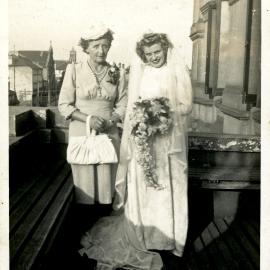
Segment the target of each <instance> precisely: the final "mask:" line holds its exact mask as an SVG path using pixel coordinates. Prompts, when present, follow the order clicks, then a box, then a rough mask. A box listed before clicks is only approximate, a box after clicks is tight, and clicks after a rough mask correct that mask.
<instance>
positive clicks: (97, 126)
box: [90, 115, 106, 131]
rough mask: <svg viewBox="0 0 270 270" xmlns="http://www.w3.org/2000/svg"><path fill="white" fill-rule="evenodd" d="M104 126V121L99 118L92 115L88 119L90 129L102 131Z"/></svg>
mask: <svg viewBox="0 0 270 270" xmlns="http://www.w3.org/2000/svg"><path fill="white" fill-rule="evenodd" d="M105 126H106V120H105V119H104V118H102V117H100V116H95V115H92V116H91V119H90V128H91V129H94V130H96V131H103V130H104V128H105Z"/></svg>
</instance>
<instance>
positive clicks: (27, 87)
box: [9, 53, 45, 106]
mask: <svg viewBox="0 0 270 270" xmlns="http://www.w3.org/2000/svg"><path fill="white" fill-rule="evenodd" d="M44 86H45V85H44V79H43V68H42V67H41V66H40V65H38V64H34V63H33V62H32V61H30V60H29V59H28V58H26V57H24V56H21V55H20V54H18V53H11V54H10V55H9V90H11V91H14V92H15V93H16V95H17V97H18V100H19V102H20V103H19V104H20V105H22V106H35V105H37V103H38V95H39V93H40V92H43V91H44V90H45V87H44Z"/></svg>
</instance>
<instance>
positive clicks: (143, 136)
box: [130, 97, 172, 188]
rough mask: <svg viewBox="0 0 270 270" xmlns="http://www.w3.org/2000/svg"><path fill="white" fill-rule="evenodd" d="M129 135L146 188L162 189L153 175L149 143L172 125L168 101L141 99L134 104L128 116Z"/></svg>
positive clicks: (162, 99)
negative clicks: (130, 135) (132, 139)
mask: <svg viewBox="0 0 270 270" xmlns="http://www.w3.org/2000/svg"><path fill="white" fill-rule="evenodd" d="M130 122H131V134H132V136H133V138H134V143H135V145H136V149H137V156H136V157H137V161H138V163H139V165H141V167H142V169H143V172H144V176H145V181H146V184H147V186H150V187H154V188H162V187H161V185H160V184H159V183H158V179H157V175H156V173H155V164H154V160H153V157H152V155H151V147H150V145H149V141H150V140H151V139H153V138H154V136H156V135H164V134H167V133H168V131H169V129H170V128H171V125H172V117H171V111H170V104H169V100H168V99H167V98H165V97H159V98H153V99H141V98H139V100H138V101H137V102H135V103H134V107H133V111H132V113H131V115H130Z"/></svg>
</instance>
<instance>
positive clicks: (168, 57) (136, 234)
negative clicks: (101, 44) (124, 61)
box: [79, 33, 192, 270]
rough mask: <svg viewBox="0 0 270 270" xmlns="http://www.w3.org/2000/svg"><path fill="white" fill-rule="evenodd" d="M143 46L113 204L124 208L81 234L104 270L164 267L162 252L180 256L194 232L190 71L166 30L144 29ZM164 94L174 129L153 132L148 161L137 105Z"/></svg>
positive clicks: (136, 65)
mask: <svg viewBox="0 0 270 270" xmlns="http://www.w3.org/2000/svg"><path fill="white" fill-rule="evenodd" d="M136 53H137V57H135V59H134V61H133V63H132V65H131V73H130V79H129V95H128V106H127V112H126V117H125V122H124V129H123V136H122V142H121V149H120V162H119V165H118V171H117V177H116V187H115V189H116V196H115V200H114V210H116V213H121V214H115V215H112V216H110V217H105V218H103V219H101V220H99V221H98V222H97V223H96V224H95V225H94V226H93V228H92V229H91V230H90V231H88V232H87V233H86V234H85V235H84V236H83V237H82V239H81V244H82V246H83V248H82V249H81V250H80V251H79V252H80V254H81V255H84V254H86V255H87V256H88V258H91V259H95V260H96V261H97V269H102V270H103V269H106V270H109V269H116V268H123V269H151V270H152V269H161V268H162V266H163V263H162V259H161V257H160V255H159V253H158V251H162V250H166V251H169V252H171V253H173V254H174V255H176V256H178V257H181V256H182V255H183V251H184V246H185V241H186V235H187V227H188V206H187V136H186V131H187V126H186V120H187V115H188V114H189V113H190V112H191V107H192V88H191V83H190V78H189V74H188V70H187V69H186V68H185V66H184V64H183V63H182V61H181V59H180V57H179V56H178V54H177V53H176V50H175V49H174V47H173V45H172V44H171V42H170V41H169V39H168V37H167V35H166V34H160V33H147V34H144V35H143V37H142V39H141V40H140V41H138V42H137V46H136ZM138 56H139V57H138ZM160 98H164V99H166V100H167V101H168V104H169V107H170V113H169V116H168V117H169V118H170V119H167V124H168V125H169V124H170V123H171V124H170V125H169V127H168V129H167V132H164V133H163V134H160V133H156V135H152V136H150V137H149V138H148V141H146V142H148V144H147V145H148V146H149V147H148V148H147V147H144V146H143V149H144V150H145V149H146V150H147V149H148V150H149V149H150V152H149V153H148V154H150V158H149V159H148V160H147V159H144V157H145V156H144V154H145V153H143V152H142V151H140V148H139V147H138V143H137V144H136V134H137V133H136V132H134V127H135V126H134V125H133V124H132V123H133V122H132V115H133V116H134V110H135V109H134V108H135V107H136V104H137V105H138V104H142V103H143V102H148V101H149V102H152V101H153V100H158V101H159V100H160ZM140 102H142V103H140ZM143 104H145V103H143ZM156 109H157V108H156ZM169 120H170V121H169ZM145 155H146V154H145ZM148 156H149V155H148ZM142 160H143V161H145V160H146V161H147V162H148V163H149V164H150V165H149V164H148V165H149V166H148V167H147V166H144V164H143V162H142ZM149 160H150V161H149ZM145 168H148V173H147V169H145ZM149 168H150V169H149ZM151 169H152V171H151ZM149 170H150V172H152V174H149ZM154 176H155V177H154ZM149 179H150V180H151V181H150V180H149ZM121 210H123V211H121Z"/></svg>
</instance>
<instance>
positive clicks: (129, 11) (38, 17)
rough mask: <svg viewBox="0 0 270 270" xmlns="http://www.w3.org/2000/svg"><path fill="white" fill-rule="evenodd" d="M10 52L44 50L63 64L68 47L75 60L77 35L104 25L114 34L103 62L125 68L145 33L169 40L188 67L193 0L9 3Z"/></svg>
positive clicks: (24, 0) (34, 0) (29, 0)
mask: <svg viewBox="0 0 270 270" xmlns="http://www.w3.org/2000/svg"><path fill="white" fill-rule="evenodd" d="M8 5H9V7H8V8H9V14H8V15H9V24H8V26H9V50H13V48H14V46H15V50H48V48H49V45H50V41H52V46H53V49H54V58H55V59H63V60H66V59H68V57H69V51H70V50H71V48H72V47H74V48H75V50H76V51H77V55H78V59H81V57H83V55H84V54H83V53H82V52H81V49H80V47H78V46H77V44H78V40H79V39H80V34H81V33H82V32H83V31H84V30H85V29H87V27H89V26H90V25H92V24H94V23H96V22H103V23H105V24H106V25H108V26H109V27H110V28H111V29H112V30H113V31H114V33H115V34H114V41H113V44H112V47H111V50H110V52H109V55H108V61H110V62H112V61H114V62H122V63H127V64H128V63H129V61H130V59H131V57H132V54H133V52H134V46H135V42H136V41H137V40H138V38H139V37H140V36H141V35H142V34H143V33H144V32H146V31H148V30H153V31H158V32H165V33H167V34H168V36H169V37H170V39H171V40H172V42H173V43H174V44H175V46H176V47H178V48H180V50H181V52H183V53H182V55H183V57H184V60H185V61H186V63H187V64H188V65H189V66H190V63H191V54H192V42H191V40H190V38H189V34H190V28H191V24H192V16H193V1H192V0H166V1H164V0H76V1H74V0H65V1H64V0H58V1H56V0H9V1H8Z"/></svg>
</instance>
